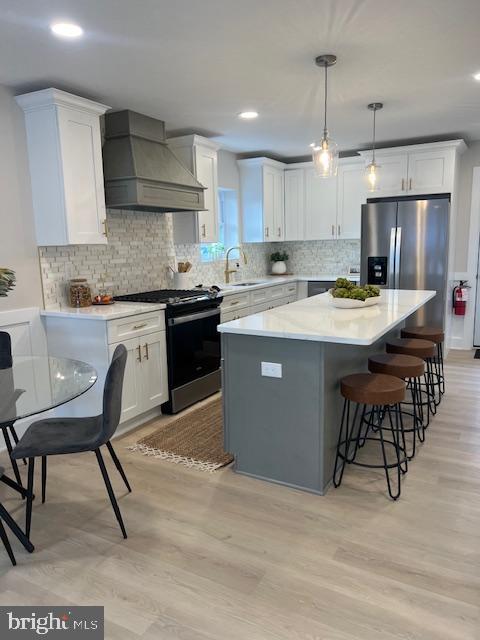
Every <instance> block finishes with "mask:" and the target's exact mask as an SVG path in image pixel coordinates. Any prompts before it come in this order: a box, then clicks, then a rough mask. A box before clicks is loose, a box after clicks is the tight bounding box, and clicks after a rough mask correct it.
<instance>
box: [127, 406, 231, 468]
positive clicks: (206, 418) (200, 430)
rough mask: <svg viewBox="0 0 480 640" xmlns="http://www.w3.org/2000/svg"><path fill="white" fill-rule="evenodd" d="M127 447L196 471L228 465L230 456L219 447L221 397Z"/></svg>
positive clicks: (220, 437) (221, 427)
mask: <svg viewBox="0 0 480 640" xmlns="http://www.w3.org/2000/svg"><path fill="white" fill-rule="evenodd" d="M129 449H130V450H132V451H140V453H143V454H144V455H146V456H154V457H155V458H160V459H161V460H166V461H167V462H174V463H175V464H184V465H186V466H187V467H192V468H194V469H198V470H199V471H209V472H212V471H216V470H217V469H220V468H221V467H224V466H225V465H227V464H230V462H232V461H233V455H232V454H231V453H226V452H225V451H224V450H223V416H222V401H221V398H215V399H214V400H212V401H211V402H208V403H207V404H205V405H203V406H202V407H199V408H198V409H194V410H193V411H189V412H187V413H186V414H185V415H183V416H181V417H179V418H177V419H176V420H173V422H170V423H169V424H167V425H166V426H160V427H158V429H156V430H155V431H154V432H153V433H151V434H150V435H148V436H146V437H145V438H142V439H141V440H139V441H138V442H137V443H136V444H134V445H133V446H131V447H129Z"/></svg>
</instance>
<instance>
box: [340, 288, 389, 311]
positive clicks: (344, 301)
mask: <svg viewBox="0 0 480 640" xmlns="http://www.w3.org/2000/svg"><path fill="white" fill-rule="evenodd" d="M329 293H330V292H329ZM380 300H381V296H373V297H372V298H367V299H366V300H354V299H353V298H334V297H333V296H332V294H331V293H330V302H331V303H332V304H333V306H334V307H337V308H338V309H364V308H365V307H372V306H373V305H374V304H378V303H379V302H380Z"/></svg>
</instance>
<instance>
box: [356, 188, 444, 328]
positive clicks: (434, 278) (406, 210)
mask: <svg viewBox="0 0 480 640" xmlns="http://www.w3.org/2000/svg"><path fill="white" fill-rule="evenodd" d="M449 212H450V199H449V198H448V196H437V197H431V198H425V199H421V200H420V199H418V200H417V199H415V198H414V197H407V198H399V199H394V198H388V199H387V198H386V199H380V198H379V199H375V200H369V201H368V202H367V204H365V205H363V206H362V241H361V242H362V247H361V258H360V264H361V269H360V279H361V283H362V284H366V283H369V284H377V285H379V286H380V287H383V288H387V289H430V290H434V291H436V292H437V295H436V296H435V298H433V299H432V300H430V301H429V302H428V303H427V304H426V305H425V306H424V307H423V308H422V309H420V310H419V311H417V312H416V313H415V314H413V315H412V316H411V317H410V318H409V319H408V325H409V326H415V325H423V324H430V325H435V326H442V327H444V326H445V303H446V301H445V295H446V288H447V266H448V220H449Z"/></svg>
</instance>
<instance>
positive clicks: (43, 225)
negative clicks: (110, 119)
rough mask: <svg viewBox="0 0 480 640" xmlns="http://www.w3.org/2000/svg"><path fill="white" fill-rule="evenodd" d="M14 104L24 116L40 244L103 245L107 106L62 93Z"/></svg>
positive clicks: (19, 99)
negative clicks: (102, 131) (102, 120)
mask: <svg viewBox="0 0 480 640" xmlns="http://www.w3.org/2000/svg"><path fill="white" fill-rule="evenodd" d="M16 100H17V102H18V104H19V105H20V107H21V108H22V109H23V111H24V112H25V124H26V131H27V146H28V158H29V166H30V177H31V183H32V200H33V211H34V216H35V229H36V237H37V244H38V245H40V246H48V245H70V244H105V243H106V242H107V223H106V214H105V195H104V184H103V168H102V145H101V136H100V115H102V114H104V113H105V111H107V110H108V109H109V107H107V106H105V105H103V104H98V103H97V102H93V101H91V100H86V99H85V98H80V97H78V96H75V95H72V94H70V93H66V92H65V91H60V90H58V89H45V90H43V91H35V92H33V93H27V94H24V95H21V96H17V98H16Z"/></svg>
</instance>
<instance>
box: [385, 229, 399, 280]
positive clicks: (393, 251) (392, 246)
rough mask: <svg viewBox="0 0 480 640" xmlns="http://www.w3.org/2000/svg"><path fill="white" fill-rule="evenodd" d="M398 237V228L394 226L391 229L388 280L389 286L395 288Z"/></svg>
mask: <svg viewBox="0 0 480 640" xmlns="http://www.w3.org/2000/svg"><path fill="white" fill-rule="evenodd" d="M396 237H397V228H396V227H392V229H391V231H390V252H389V256H388V282H387V287H388V288H389V289H390V288H393V289H394V288H395V257H396Z"/></svg>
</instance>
